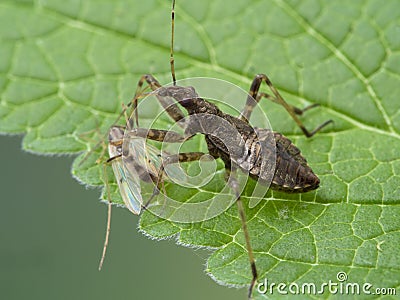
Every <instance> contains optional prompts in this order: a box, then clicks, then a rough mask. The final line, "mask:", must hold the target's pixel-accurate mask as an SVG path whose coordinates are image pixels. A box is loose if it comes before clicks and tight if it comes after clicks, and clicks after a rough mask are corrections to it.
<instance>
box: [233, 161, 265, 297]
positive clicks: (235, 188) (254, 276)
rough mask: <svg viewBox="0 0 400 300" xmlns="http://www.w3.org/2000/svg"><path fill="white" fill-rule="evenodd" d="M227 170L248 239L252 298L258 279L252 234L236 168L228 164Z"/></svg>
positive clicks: (248, 295)
mask: <svg viewBox="0 0 400 300" xmlns="http://www.w3.org/2000/svg"><path fill="white" fill-rule="evenodd" d="M225 171H226V174H225V180H226V181H227V183H228V184H229V186H230V188H231V189H232V190H233V191H234V193H235V196H236V204H237V206H238V211H239V216H240V221H241V223H242V230H243V233H244V238H245V241H246V249H247V254H248V256H249V261H250V267H251V273H252V279H251V283H250V287H249V291H248V294H247V297H248V298H249V299H251V297H252V294H253V289H254V285H255V284H256V281H257V278H258V274H257V268H256V261H255V259H254V254H253V248H252V247H251V243H250V234H249V231H248V229H247V221H246V213H245V211H244V206H243V202H242V199H241V198H240V190H239V183H238V181H237V178H236V170H232V171H231V169H230V168H229V166H228V168H227V166H226V167H225Z"/></svg>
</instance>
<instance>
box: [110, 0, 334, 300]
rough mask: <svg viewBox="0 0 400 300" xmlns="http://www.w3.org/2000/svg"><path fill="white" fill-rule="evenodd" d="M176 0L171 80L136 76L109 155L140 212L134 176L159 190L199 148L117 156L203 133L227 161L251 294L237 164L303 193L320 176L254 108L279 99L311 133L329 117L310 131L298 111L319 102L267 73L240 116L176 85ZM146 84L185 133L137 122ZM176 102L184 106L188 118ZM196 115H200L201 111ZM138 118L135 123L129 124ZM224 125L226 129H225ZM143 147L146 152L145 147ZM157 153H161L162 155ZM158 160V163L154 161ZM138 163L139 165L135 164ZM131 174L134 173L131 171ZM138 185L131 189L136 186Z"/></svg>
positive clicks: (210, 148) (254, 86)
mask: <svg viewBox="0 0 400 300" xmlns="http://www.w3.org/2000/svg"><path fill="white" fill-rule="evenodd" d="M174 15H175V0H173V3H172V14H171V27H172V34H171V53H170V66H171V75H172V80H173V85H172V86H168V87H163V86H161V84H159V82H158V81H157V80H156V79H155V78H154V77H153V76H152V75H144V76H142V78H141V79H140V80H139V83H138V87H137V93H136V95H135V97H134V99H133V100H132V102H131V103H130V106H132V110H133V112H132V118H131V119H129V121H128V123H127V128H128V130H125V134H123V133H122V132H123V128H121V127H118V126H113V127H111V129H110V133H109V136H110V139H109V140H110V146H109V152H110V156H111V157H110V159H109V161H112V162H113V164H114V172H115V175H116V177H117V180H118V182H119V186H120V189H121V193H122V197H123V199H124V201H125V203H127V202H128V203H127V206H128V207H129V205H130V207H129V208H130V210H131V211H132V212H134V213H139V212H140V209H141V207H142V206H144V207H146V205H144V204H143V202H142V200H141V198H140V196H139V195H138V191H139V192H140V190H139V188H140V187H138V185H137V184H136V182H137V180H138V179H137V178H134V176H141V177H143V176H144V177H147V178H148V180H149V181H152V182H153V183H155V188H154V192H153V195H152V196H151V197H150V200H148V201H151V199H152V198H153V197H154V196H155V195H156V194H157V193H158V191H159V189H160V184H162V182H163V178H164V177H165V176H164V169H165V167H166V166H167V165H171V164H175V163H177V162H189V161H196V160H199V159H201V157H203V156H204V154H205V153H203V152H186V153H178V154H173V155H172V154H171V155H168V154H166V155H161V154H160V155H156V156H154V157H153V158H150V159H147V157H146V154H143V155H138V156H141V157H143V158H146V159H145V160H144V161H143V162H142V163H136V164H134V163H133V162H132V163H131V164H129V160H128V161H124V160H122V162H121V161H120V160H119V159H120V158H121V157H122V158H123V157H126V158H129V157H130V156H132V155H131V154H130V153H131V152H132V147H139V148H140V147H142V146H139V144H135V143H134V142H133V143H132V142H131V141H134V140H135V139H136V138H146V139H150V140H154V141H159V142H167V143H176V142H184V141H186V140H188V139H190V138H191V137H192V136H194V135H196V134H203V135H204V138H205V142H206V144H207V148H208V152H209V154H210V155H211V156H212V157H213V158H214V159H221V160H222V161H223V163H224V165H225V170H226V174H227V176H226V178H227V183H228V185H229V187H230V188H231V189H232V190H233V192H234V195H235V199H236V203H237V206H238V211H239V215H240V219H241V223H242V230H243V232H244V236H245V241H246V248H247V252H248V256H249V261H250V266H251V272H252V280H251V282H250V286H249V290H248V297H249V298H251V297H252V292H253V288H254V285H255V283H256V280H257V276H258V275H257V268H256V263H255V259H254V254H253V250H252V247H251V242H250V236H249V232H248V229H247V223H246V216H245V212H244V207H243V204H242V200H241V197H240V196H241V193H240V190H239V188H238V182H237V176H236V170H237V169H239V170H241V171H243V172H245V173H248V174H249V176H250V177H252V178H253V179H255V180H257V181H260V182H265V183H268V182H269V181H270V183H271V185H270V188H271V189H273V190H279V191H283V192H286V193H303V192H308V191H311V190H315V189H317V188H318V187H319V183H320V180H319V178H318V177H317V175H315V174H314V172H313V171H312V169H311V168H310V167H309V166H308V164H307V161H306V159H305V158H304V157H303V156H302V155H301V153H300V150H299V149H298V148H297V147H296V146H294V145H293V144H292V142H291V141H290V140H289V139H288V138H286V137H285V136H283V135H282V134H280V133H278V132H273V131H271V130H269V129H259V128H254V127H252V126H251V125H250V124H249V119H250V117H251V114H252V111H253V109H254V108H255V106H256V105H257V104H258V103H259V101H260V100H261V99H263V98H266V99H268V100H271V101H273V102H275V103H277V104H280V105H282V106H283V107H284V108H285V109H286V111H287V112H288V113H289V115H290V116H291V118H292V119H293V120H294V121H295V122H296V124H297V125H298V126H299V127H300V129H301V130H302V132H303V133H304V135H305V136H306V137H312V136H313V135H314V134H315V133H317V132H318V131H320V130H321V129H322V128H324V127H325V126H326V125H328V124H329V123H330V122H332V121H331V120H329V121H326V122H324V123H323V124H321V125H320V126H318V127H317V128H316V129H314V130H312V131H309V130H307V129H306V127H305V126H304V125H303V123H302V122H301V120H300V119H299V118H298V115H302V114H303V113H304V112H305V111H306V110H308V109H310V108H313V107H315V106H317V105H311V106H308V107H306V108H304V109H299V108H297V107H294V106H292V105H289V104H288V103H286V101H285V100H284V99H283V98H282V96H281V95H280V93H279V91H278V90H277V89H276V88H275V87H274V86H273V84H272V83H271V81H270V80H269V78H268V77H267V76H266V75H264V74H259V75H257V76H255V78H254V80H253V82H252V84H251V87H250V91H249V94H248V96H247V100H246V104H245V107H244V109H243V111H242V112H241V114H240V116H239V117H234V116H232V115H230V114H226V113H224V112H222V111H221V110H220V109H219V108H218V107H217V106H216V105H215V104H213V103H211V102H209V101H207V100H206V99H204V98H203V97H201V96H199V95H198V94H197V92H196V90H195V89H194V88H193V87H191V86H179V85H177V81H176V76H175V67H174V53H173V49H174V23H175V18H174ZM263 82H264V83H265V84H266V85H267V86H268V87H269V89H270V90H271V91H272V95H270V94H267V93H264V92H260V86H261V84H262V83H263ZM145 84H147V85H148V86H149V87H150V89H151V90H152V92H151V93H153V94H154V95H155V96H156V97H157V99H158V100H159V102H160V103H161V105H162V106H163V107H164V109H165V111H166V112H167V113H168V114H169V116H170V117H171V118H172V119H173V120H174V121H175V122H176V123H178V124H180V126H182V127H184V129H185V133H184V135H181V134H179V133H177V132H174V131H168V130H157V129H143V128H139V121H138V109H137V105H138V100H139V98H140V97H141V91H142V87H143V85H145ZM180 107H183V108H184V109H185V110H186V111H187V114H188V115H189V116H188V118H186V117H185V114H184V112H183V111H182V110H181V108H180ZM199 116H200V117H199ZM135 124H136V127H137V128H133V127H134V125H135ZM227 128H228V129H227ZM144 153H145V152H144ZM160 158H161V159H160ZM156 165H158V167H157V166H156ZM138 169H139V170H138ZM132 174H133V175H132ZM136 188H137V189H138V190H135V189H136Z"/></svg>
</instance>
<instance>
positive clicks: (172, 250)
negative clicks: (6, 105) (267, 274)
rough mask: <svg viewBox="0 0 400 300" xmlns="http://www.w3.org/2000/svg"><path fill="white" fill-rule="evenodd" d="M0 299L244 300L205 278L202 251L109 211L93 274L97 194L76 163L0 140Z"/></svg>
mask: <svg viewBox="0 0 400 300" xmlns="http://www.w3.org/2000/svg"><path fill="white" fill-rule="evenodd" d="M0 140H1V147H0V157H1V169H2V172H1V203H2V206H1V210H0V239H1V244H0V291H1V292H0V293H1V298H2V299H43V300H44V299H192V300H194V299H241V300H243V299H245V298H246V291H245V289H241V290H237V289H229V288H226V287H222V286H219V285H218V284H216V283H215V282H213V281H212V279H211V278H210V277H208V276H207V275H206V274H205V273H204V271H203V270H204V268H205V267H204V264H205V259H206V257H207V252H206V251H205V250H194V249H187V248H184V247H181V246H177V245H176V244H175V243H174V241H171V240H170V241H152V240H149V239H148V238H146V237H145V236H143V235H142V234H141V233H139V232H137V230H136V227H137V222H138V217H137V216H134V215H132V214H131V213H130V212H129V211H128V210H126V209H121V208H114V210H113V219H112V226H111V240H110V245H109V250H108V254H107V257H106V261H105V264H104V267H103V270H102V271H101V272H99V271H98V270H97V267H98V263H99V259H100V254H101V251H102V247H103V239H104V234H105V225H106V208H107V207H106V205H104V204H101V203H99V200H98V198H99V195H100V190H87V189H85V187H84V186H82V185H80V184H78V183H77V182H76V181H75V180H74V179H73V178H72V177H71V175H70V167H71V163H72V160H73V157H45V156H37V155H33V154H30V153H26V152H23V151H22V150H21V146H20V145H21V137H0Z"/></svg>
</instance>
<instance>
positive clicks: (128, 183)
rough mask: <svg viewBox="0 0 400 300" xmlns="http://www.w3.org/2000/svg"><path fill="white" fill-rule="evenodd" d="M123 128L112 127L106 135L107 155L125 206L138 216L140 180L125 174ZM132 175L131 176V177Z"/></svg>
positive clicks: (140, 196)
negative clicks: (107, 141) (122, 157)
mask: <svg viewBox="0 0 400 300" xmlns="http://www.w3.org/2000/svg"><path fill="white" fill-rule="evenodd" d="M123 136H124V128H123V127H120V126H113V127H111V128H110V131H109V134H108V140H109V143H108V153H109V155H110V158H111V159H112V161H111V165H112V168H113V171H114V176H115V178H116V179H117V183H118V188H119V192H120V194H121V197H122V200H123V201H124V203H125V206H126V207H127V208H128V209H129V210H130V211H131V212H132V213H134V214H139V213H140V210H141V207H142V203H143V200H142V195H141V190H140V180H139V177H138V176H134V174H131V173H128V172H126V169H125V167H124V163H123V160H122V159H121V155H122V142H123ZM132 175H133V176H132Z"/></svg>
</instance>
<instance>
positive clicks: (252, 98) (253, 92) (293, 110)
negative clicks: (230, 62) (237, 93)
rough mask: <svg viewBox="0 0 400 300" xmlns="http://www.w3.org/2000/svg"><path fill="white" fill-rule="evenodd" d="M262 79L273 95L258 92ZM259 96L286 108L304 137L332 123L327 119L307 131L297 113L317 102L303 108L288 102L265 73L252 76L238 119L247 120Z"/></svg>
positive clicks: (314, 105)
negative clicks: (244, 104) (244, 103)
mask: <svg viewBox="0 0 400 300" xmlns="http://www.w3.org/2000/svg"><path fill="white" fill-rule="evenodd" d="M263 81H264V82H265V83H266V84H267V85H268V87H269V88H270V89H271V91H272V93H273V94H274V96H275V97H273V96H271V95H269V94H267V93H260V92H259V90H260V86H261V83H262V82H263ZM261 98H267V99H269V100H271V101H273V102H275V103H278V104H280V105H282V106H283V107H284V108H285V109H286V111H287V112H288V113H289V114H290V116H291V117H292V119H293V120H294V121H295V122H296V124H297V125H298V126H299V127H300V129H301V130H302V131H303V133H304V135H305V136H306V137H312V136H313V135H314V134H315V133H317V132H318V131H320V130H321V129H322V128H324V127H325V126H326V125H328V124H329V123H332V120H328V121H326V122H324V123H323V124H321V125H319V126H318V127H317V128H315V129H314V130H312V131H311V132H310V131H308V130H307V128H306V127H305V126H304V124H303V122H302V121H301V120H300V119H299V118H298V117H297V115H302V114H303V113H304V112H305V111H307V110H309V109H311V108H314V107H316V106H318V104H313V105H310V106H307V107H306V108H304V109H300V108H297V107H295V106H293V105H290V104H288V103H287V102H286V101H285V100H284V99H283V97H282V96H281V94H280V93H279V92H278V90H277V89H276V88H275V87H274V86H273V84H272V82H271V81H270V80H269V78H268V77H267V75H265V74H258V75H256V77H255V78H254V80H253V82H252V84H251V87H250V91H249V96H248V97H247V101H246V106H245V108H244V110H243V112H242V113H241V115H240V117H239V119H241V120H244V121H247V122H248V120H249V118H250V116H251V113H252V111H253V109H254V107H255V106H256V105H257V103H258V102H259V101H260V100H261Z"/></svg>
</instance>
